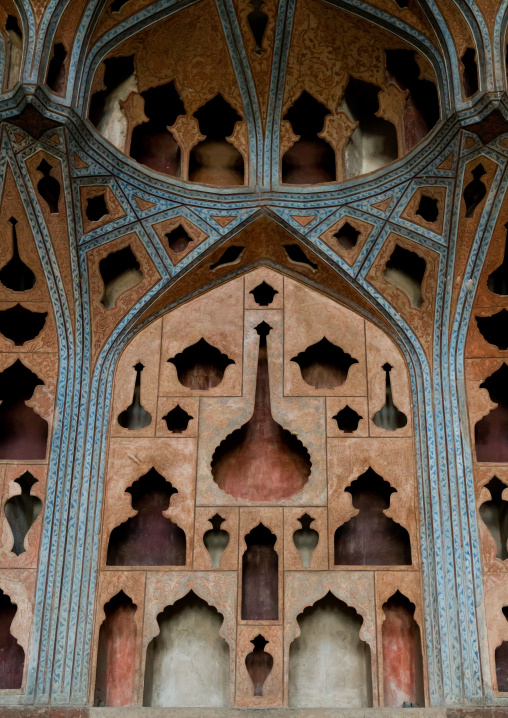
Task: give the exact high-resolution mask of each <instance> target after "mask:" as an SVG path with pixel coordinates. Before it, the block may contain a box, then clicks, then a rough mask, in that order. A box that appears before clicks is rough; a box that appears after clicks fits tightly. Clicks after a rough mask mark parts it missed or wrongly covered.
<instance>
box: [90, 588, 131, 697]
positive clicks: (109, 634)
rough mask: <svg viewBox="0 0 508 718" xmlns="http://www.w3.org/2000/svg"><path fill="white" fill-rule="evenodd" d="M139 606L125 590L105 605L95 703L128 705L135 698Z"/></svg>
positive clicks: (100, 637)
mask: <svg viewBox="0 0 508 718" xmlns="http://www.w3.org/2000/svg"><path fill="white" fill-rule="evenodd" d="M136 610H137V608H136V606H135V605H134V603H133V602H132V600H131V599H130V598H129V596H126V595H125V593H124V592H123V591H120V592H119V593H117V594H116V596H113V598H112V599H111V601H109V602H108V603H106V605H105V606H104V613H105V614H106V617H105V619H104V621H103V623H102V626H101V628H100V632H99V647H98V649H97V672H96V677H95V696H94V705H95V706H128V705H130V704H131V703H132V702H133V701H134V698H135V697H134V686H135V676H136V632H137V629H136V622H135V621H134V614H135V613H136Z"/></svg>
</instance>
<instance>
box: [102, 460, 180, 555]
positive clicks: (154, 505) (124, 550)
mask: <svg viewBox="0 0 508 718" xmlns="http://www.w3.org/2000/svg"><path fill="white" fill-rule="evenodd" d="M126 493H128V494H130V495H131V496H132V508H133V509H135V510H136V511H137V514H136V516H133V517H132V518H130V519H128V520H127V521H125V522H124V523H123V524H120V526H117V527H116V528H115V529H113V531H112V532H111V536H110V538H109V545H108V556H107V565H108V566H184V565H185V559H186V543H187V542H186V537H185V532H184V531H183V529H181V528H180V527H179V526H177V524H175V523H173V521H171V519H167V518H166V517H165V516H164V515H163V513H164V512H165V511H167V509H168V508H169V502H170V499H171V496H172V495H173V494H176V493H178V491H177V489H175V488H173V486H171V484H170V482H169V481H166V479H165V478H164V477H163V476H161V475H160V474H159V473H158V472H157V471H156V470H155V469H153V468H152V469H150V471H149V472H148V473H147V474H145V475H144V476H142V477H141V478H140V479H138V480H137V481H135V482H134V483H133V484H132V486H131V487H130V488H128V489H127V490H126Z"/></svg>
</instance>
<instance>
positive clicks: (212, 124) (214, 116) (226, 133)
mask: <svg viewBox="0 0 508 718" xmlns="http://www.w3.org/2000/svg"><path fill="white" fill-rule="evenodd" d="M194 117H195V118H196V119H197V120H198V122H199V129H200V131H201V133H202V134H203V135H204V136H205V139H204V140H202V141H201V142H199V143H198V144H197V145H196V146H195V147H194V148H193V149H192V150H191V153H190V158H189V180H191V182H200V183H201V184H211V185H217V186H219V187H230V186H235V185H243V184H244V181H245V168H244V161H243V157H242V155H241V153H240V151H239V150H238V149H237V148H236V147H234V146H233V144H232V143H231V142H228V141H227V138H228V137H231V136H232V135H233V131H234V129H235V125H236V123H237V122H240V121H241V120H242V118H241V116H240V115H239V114H238V112H237V111H236V110H235V109H234V108H233V107H231V105H230V104H229V102H227V101H226V100H225V99H224V98H223V97H222V95H221V94H220V93H219V94H218V95H216V96H215V97H214V98H213V99H212V100H209V101H208V102H207V103H206V104H205V105H203V106H202V107H200V108H199V110H197V112H195V113H194Z"/></svg>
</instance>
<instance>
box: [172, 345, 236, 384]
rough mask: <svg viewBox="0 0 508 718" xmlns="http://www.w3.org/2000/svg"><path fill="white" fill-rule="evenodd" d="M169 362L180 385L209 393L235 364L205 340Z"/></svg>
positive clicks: (187, 348)
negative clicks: (172, 365) (228, 368)
mask: <svg viewBox="0 0 508 718" xmlns="http://www.w3.org/2000/svg"><path fill="white" fill-rule="evenodd" d="M168 362H169V363H170V364H174V366H175V368H176V372H177V375H178V381H179V382H180V384H182V385H183V386H185V387H187V388H188V389H193V390H194V391H207V390H208V389H213V388H214V387H216V386H218V385H219V384H220V383H221V381H222V380H223V378H224V372H225V371H226V369H227V367H228V366H230V365H231V364H234V363H235V362H234V361H233V359H230V358H229V357H228V356H227V355H226V354H223V353H222V352H221V351H220V350H219V349H217V347H214V346H212V345H211V344H209V343H208V342H207V341H206V339H203V338H201V339H200V340H199V341H197V342H196V343H195V344H192V345H191V346H189V347H186V348H185V349H184V350H183V351H181V352H179V353H178V354H176V355H175V356H174V357H171V358H170V359H168Z"/></svg>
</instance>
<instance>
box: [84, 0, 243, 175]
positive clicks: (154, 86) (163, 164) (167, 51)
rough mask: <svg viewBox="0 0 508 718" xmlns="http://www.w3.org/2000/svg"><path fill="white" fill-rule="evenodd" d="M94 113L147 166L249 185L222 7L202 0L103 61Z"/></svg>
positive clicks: (105, 132) (107, 133) (110, 136)
mask: <svg viewBox="0 0 508 718" xmlns="http://www.w3.org/2000/svg"><path fill="white" fill-rule="evenodd" d="M87 114H88V117H89V119H90V121H91V122H92V124H93V125H95V127H96V129H97V131H98V132H99V133H100V134H101V135H102V136H103V137H104V138H105V139H106V140H108V141H109V142H110V143H111V144H112V145H113V146H115V147H116V148H117V149H119V150H120V151H122V152H125V154H127V155H130V156H131V157H132V158H134V159H135V160H137V161H138V162H139V163H140V164H141V165H144V166H145V167H148V168H149V169H151V170H154V171H156V172H161V173H163V174H165V175H169V176H171V177H175V178H178V179H183V180H190V181H194V182H199V183H200V184H205V185H213V186H241V185H244V184H248V181H249V179H248V178H249V172H248V129H247V123H246V120H245V114H244V110H243V103H242V99H241V94H240V90H239V87H238V84H237V81H236V76H235V72H234V69H233V64H232V62H231V57H230V54H229V51H228V48H227V44H226V40H225V38H224V34H223V30H222V24H221V21H220V18H219V15H218V12H217V9H216V7H215V5H214V4H213V3H211V2H210V0H200V1H199V2H197V3H193V4H192V5H191V6H189V7H186V8H184V9H182V10H179V11H178V12H176V13H174V14H172V15H171V16H169V17H166V18H164V19H162V20H159V22H157V23H156V24H154V25H150V26H148V27H146V28H145V29H141V30H139V31H138V32H137V33H135V34H134V35H132V36H131V37H129V38H127V39H126V40H124V41H123V42H121V43H120V44H119V45H117V47H115V48H114V49H113V50H111V51H110V52H109V53H108V54H107V55H106V56H105V57H103V58H102V60H101V62H100V64H99V66H98V67H97V69H96V72H95V75H94V77H93V80H92V82H91V86H90V93H89V106H88V110H87Z"/></svg>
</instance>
